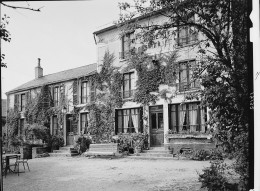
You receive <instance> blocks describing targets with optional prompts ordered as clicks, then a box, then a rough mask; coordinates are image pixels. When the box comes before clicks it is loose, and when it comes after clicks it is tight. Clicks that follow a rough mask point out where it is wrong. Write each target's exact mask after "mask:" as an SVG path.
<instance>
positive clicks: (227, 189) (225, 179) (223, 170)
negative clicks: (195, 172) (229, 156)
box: [199, 161, 238, 191]
mask: <svg viewBox="0 0 260 191" xmlns="http://www.w3.org/2000/svg"><path fill="white" fill-rule="evenodd" d="M210 163H211V165H210V167H208V168H205V169H203V174H199V182H201V183H202V185H201V188H208V190H209V191H220V190H223V191H236V190H238V184H237V183H236V182H231V178H232V177H231V176H230V175H229V176H227V174H228V172H227V171H228V170H229V167H228V166H227V165H226V164H224V163H223V161H214V162H212V161H211V162H210Z"/></svg>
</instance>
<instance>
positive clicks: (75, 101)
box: [73, 80, 78, 105]
mask: <svg viewBox="0 0 260 191" xmlns="http://www.w3.org/2000/svg"><path fill="white" fill-rule="evenodd" d="M73 105H78V83H77V80H74V82H73Z"/></svg>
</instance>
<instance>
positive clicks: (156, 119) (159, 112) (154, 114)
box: [150, 105, 164, 146]
mask: <svg viewBox="0 0 260 191" xmlns="http://www.w3.org/2000/svg"><path fill="white" fill-rule="evenodd" d="M163 131H164V126H163V106H162V105H160V106H153V107H150V132H151V133H150V137H151V139H150V142H151V146H162V145H163V142H164V133H163Z"/></svg>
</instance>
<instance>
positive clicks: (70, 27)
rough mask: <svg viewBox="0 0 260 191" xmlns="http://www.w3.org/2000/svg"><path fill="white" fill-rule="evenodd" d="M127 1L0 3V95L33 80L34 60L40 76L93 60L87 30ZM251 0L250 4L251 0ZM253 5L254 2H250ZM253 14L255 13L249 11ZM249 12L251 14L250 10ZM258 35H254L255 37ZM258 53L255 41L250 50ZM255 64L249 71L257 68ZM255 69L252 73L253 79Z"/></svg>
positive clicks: (115, 15)
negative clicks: (0, 63) (1, 64)
mask: <svg viewBox="0 0 260 191" xmlns="http://www.w3.org/2000/svg"><path fill="white" fill-rule="evenodd" d="M121 1H123V2H124V1H130V2H131V0H90V1H87V0H85V1H38V2H29V1H28V2H12V3H10V2H9V3H8V4H9V5H16V6H30V7H32V8H35V9H37V8H40V7H43V8H41V12H34V11H29V10H21V9H11V8H7V7H4V6H1V16H2V15H3V14H7V15H8V16H9V17H10V19H9V24H8V25H7V29H8V30H9V31H10V33H11V38H12V40H11V42H10V43H6V42H2V44H1V45H2V47H1V51H2V52H3V53H4V54H5V55H6V59H5V61H6V63H7V66H8V67H7V68H2V75H1V81H2V92H3V93H2V98H6V95H5V94H4V93H5V92H7V91H9V90H11V89H13V88H16V87H17V86H19V85H21V84H23V83H26V82H28V81H30V80H32V79H34V68H35V66H36V65H37V62H38V58H41V66H42V68H43V73H44V75H46V74H51V73H55V72H59V71H63V70H67V69H71V68H75V67H79V66H83V65H87V64H92V63H95V62H96V59H97V54H96V53H97V52H96V45H95V41H94V37H93V32H94V31H95V30H97V29H98V28H100V27H101V26H104V25H107V24H111V23H112V22H113V21H115V20H117V19H118V16H119V13H120V11H119V8H118V2H121ZM254 3H255V2H254ZM253 7H256V6H253ZM253 14H254V17H255V18H257V16H258V18H259V11H258V12H253ZM251 16H252V14H251ZM254 26H255V27H256V28H255V30H254V31H253V33H252V34H253V35H251V37H253V39H254V40H256V41H258V43H259V29H260V27H259V21H258V22H255V23H254ZM257 34H258V35H257ZM254 55H259V44H258V46H257V48H255V49H254ZM259 68H260V65H255V68H254V69H255V72H254V73H255V74H256V72H259V71H260V69H259ZM259 81H260V73H259V76H258V80H257V81H256V82H257V83H259Z"/></svg>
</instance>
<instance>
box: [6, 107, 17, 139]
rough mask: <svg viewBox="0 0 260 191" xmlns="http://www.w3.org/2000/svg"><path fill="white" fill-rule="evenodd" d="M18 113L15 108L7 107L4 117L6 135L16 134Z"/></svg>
mask: <svg viewBox="0 0 260 191" xmlns="http://www.w3.org/2000/svg"><path fill="white" fill-rule="evenodd" d="M19 120H20V113H19V111H18V110H17V109H9V110H8V111H7V117H6V127H7V136H8V137H13V136H15V135H17V134H18V127H19Z"/></svg>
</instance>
